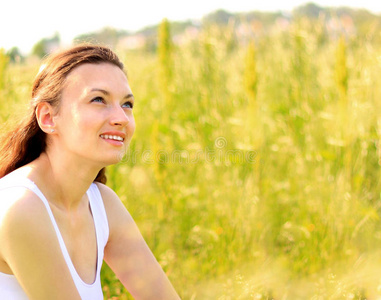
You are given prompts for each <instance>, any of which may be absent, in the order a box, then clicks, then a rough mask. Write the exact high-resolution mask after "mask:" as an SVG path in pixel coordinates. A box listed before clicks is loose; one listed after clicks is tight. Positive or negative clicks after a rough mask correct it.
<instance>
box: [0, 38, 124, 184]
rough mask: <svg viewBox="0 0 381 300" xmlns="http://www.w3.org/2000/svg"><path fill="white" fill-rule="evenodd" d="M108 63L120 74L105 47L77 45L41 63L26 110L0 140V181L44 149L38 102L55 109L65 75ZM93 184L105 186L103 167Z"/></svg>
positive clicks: (118, 62)
mask: <svg viewBox="0 0 381 300" xmlns="http://www.w3.org/2000/svg"><path fill="white" fill-rule="evenodd" d="M104 62H106V63H111V64H113V65H116V66H117V67H119V68H120V69H121V70H122V71H123V64H122V62H121V61H120V60H119V58H118V57H117V55H116V54H115V53H114V52H113V51H112V50H111V49H109V48H107V47H104V46H99V45H90V44H81V45H77V46H74V47H72V48H69V49H67V50H64V51H61V52H58V53H56V54H53V55H51V56H49V57H47V59H46V60H45V62H44V64H43V65H42V67H41V70H40V72H39V73H38V74H37V76H36V78H35V80H34V83H33V87H32V101H31V104H30V108H29V111H28V113H27V115H26V116H25V118H24V119H23V120H22V121H21V123H20V124H19V125H18V126H16V128H15V129H13V130H12V131H11V132H9V133H8V134H7V135H6V136H4V138H3V140H2V141H0V178H1V177H3V176H5V175H7V174H8V173H10V172H12V171H13V170H15V169H17V168H20V167H21V166H23V165H26V164H28V163H29V162H31V161H33V160H35V159H36V158H37V157H39V156H40V154H41V153H42V152H44V151H45V149H46V134H45V133H44V132H43V131H42V130H41V129H40V127H39V125H38V123H37V119H36V113H35V110H36V107H37V105H38V103H41V102H48V103H50V104H51V105H52V106H53V107H54V108H55V109H58V108H59V104H60V100H61V94H62V89H63V86H64V83H65V79H66V77H67V75H68V74H69V73H70V72H71V71H72V70H73V69H74V68H75V67H78V66H80V65H82V64H86V63H90V64H99V63H104ZM94 181H98V182H102V183H106V175H105V168H103V169H102V170H100V171H99V173H98V175H97V177H96V178H95V180H94Z"/></svg>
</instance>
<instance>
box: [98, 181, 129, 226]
mask: <svg viewBox="0 0 381 300" xmlns="http://www.w3.org/2000/svg"><path fill="white" fill-rule="evenodd" d="M95 184H96V185H97V186H98V189H99V191H100V193H101V196H102V199H103V203H104V206H105V210H106V214H107V218H108V222H109V227H110V230H112V229H114V228H116V227H119V226H123V225H126V222H127V223H130V222H131V223H134V221H133V219H132V217H131V215H130V213H129V212H128V211H127V209H126V207H125V206H124V205H123V203H122V201H121V200H120V199H119V197H118V195H117V194H116V193H115V192H114V191H113V190H112V189H111V188H110V187H108V186H106V185H105V184H102V183H99V182H96V183H95Z"/></svg>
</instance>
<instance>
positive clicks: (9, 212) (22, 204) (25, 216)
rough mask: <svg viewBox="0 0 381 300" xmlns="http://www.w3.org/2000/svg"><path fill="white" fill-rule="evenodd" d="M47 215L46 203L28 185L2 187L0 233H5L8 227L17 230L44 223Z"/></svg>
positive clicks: (0, 189) (0, 196)
mask: <svg viewBox="0 0 381 300" xmlns="http://www.w3.org/2000/svg"><path fill="white" fill-rule="evenodd" d="M46 216H47V214H46V209H45V207H44V204H43V203H42V201H41V200H40V199H39V197H38V196H37V195H36V194H35V193H34V192H33V191H31V190H30V189H28V188H27V187H23V186H9V187H2V188H0V233H2V234H4V233H5V232H4V231H5V230H6V229H7V228H12V230H17V229H22V228H23V227H24V226H26V227H28V226H33V224H35V225H38V226H40V225H43V224H44V222H45V221H46ZM16 225H17V227H16Z"/></svg>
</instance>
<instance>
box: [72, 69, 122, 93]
mask: <svg viewBox="0 0 381 300" xmlns="http://www.w3.org/2000/svg"><path fill="white" fill-rule="evenodd" d="M104 87H109V88H112V89H120V88H128V89H129V86H128V81H127V77H126V75H125V74H124V72H123V71H122V70H121V69H120V68H119V67H117V66H115V65H113V64H110V63H100V64H89V63H88V64H83V65H80V66H78V67H76V68H75V69H73V70H72V71H71V72H70V73H69V74H68V76H67V77H66V80H65V88H66V89H67V88H80V89H82V90H83V89H92V88H104Z"/></svg>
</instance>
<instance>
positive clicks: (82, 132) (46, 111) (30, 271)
mask: <svg viewBox="0 0 381 300" xmlns="http://www.w3.org/2000/svg"><path fill="white" fill-rule="evenodd" d="M133 106H134V96H133V94H132V92H131V89H130V86H129V84H128V81H127V78H126V75H125V73H124V71H123V65H122V63H121V62H120V60H119V59H118V57H117V56H116V55H115V54H114V53H113V52H112V51H111V50H110V49H108V48H106V47H101V46H93V45H80V46H76V47H73V48H70V49H68V50H66V51H63V52H60V53H57V54H55V55H53V56H51V57H49V58H48V59H47V60H46V62H45V65H44V66H43V68H42V70H40V72H39V74H38V75H37V77H36V79H35V82H34V84H33V89H32V102H31V107H30V112H29V114H28V115H27V116H26V118H25V119H24V121H23V122H22V123H21V124H20V125H19V126H18V127H16V128H15V129H14V131H12V132H10V133H8V134H7V136H6V138H5V139H4V140H3V141H1V142H0V147H1V150H0V178H1V179H0V298H1V299H11V300H19V299H38V300H43V299H55V300H58V299H65V300H66V299H70V300H73V299H89V300H97V299H99V300H100V299H103V295H102V287H101V284H100V270H101V265H102V261H103V259H104V260H105V261H106V263H107V264H108V265H109V266H110V267H111V269H112V270H113V271H114V272H115V274H116V276H117V277H118V278H119V279H120V281H121V282H122V284H123V285H124V286H125V287H126V289H127V290H128V291H129V292H130V293H131V294H132V296H133V297H134V298H135V299H166V300H169V299H179V297H178V295H177V294H176V292H175V290H174V288H173V287H172V285H171V283H170V282H169V280H168V279H167V277H166V275H165V273H164V272H163V270H162V269H161V267H160V266H159V264H158V262H157V261H156V259H155V257H154V256H153V254H152V252H151V251H150V249H149V248H148V246H147V244H146V243H145V241H144V239H143V237H142V235H141V234H140V233H139V230H138V228H137V227H136V225H135V222H134V221H133V219H132V218H131V216H130V214H129V213H128V212H127V210H126V209H125V207H124V206H123V204H122V203H121V201H120V200H119V198H118V197H117V195H116V194H115V193H114V192H113V191H112V190H111V189H110V188H108V187H107V186H106V185H104V183H105V181H106V177H105V172H104V168H105V167H106V166H107V165H110V164H115V163H117V162H119V161H120V160H121V159H122V157H123V155H124V153H125V150H126V148H127V146H128V144H129V142H130V140H131V137H132V135H133V133H134V130H135V122H134V117H133Z"/></svg>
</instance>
